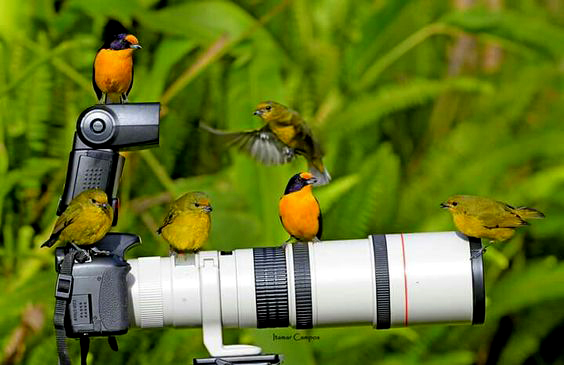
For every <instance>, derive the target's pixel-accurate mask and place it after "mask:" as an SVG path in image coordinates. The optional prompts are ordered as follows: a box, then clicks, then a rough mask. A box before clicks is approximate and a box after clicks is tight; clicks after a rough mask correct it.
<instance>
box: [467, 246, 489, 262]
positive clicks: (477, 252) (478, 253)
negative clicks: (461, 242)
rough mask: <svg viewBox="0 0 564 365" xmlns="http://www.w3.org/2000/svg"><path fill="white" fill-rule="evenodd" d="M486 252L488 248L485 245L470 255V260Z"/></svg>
mask: <svg viewBox="0 0 564 365" xmlns="http://www.w3.org/2000/svg"><path fill="white" fill-rule="evenodd" d="M485 252H486V248H485V247H483V248H481V249H480V250H479V251H476V252H474V253H473V254H472V255H471V256H470V260H474V259H476V258H478V257H480V256H482V255H483V254H484V253H485Z"/></svg>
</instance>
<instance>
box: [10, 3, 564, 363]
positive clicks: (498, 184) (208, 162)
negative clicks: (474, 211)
mask: <svg viewBox="0 0 564 365" xmlns="http://www.w3.org/2000/svg"><path fill="white" fill-rule="evenodd" d="M109 19H116V20H119V21H121V22H122V23H123V24H124V25H125V26H126V27H128V28H129V29H131V31H132V32H133V33H135V34H136V35H137V36H138V38H139V39H140V41H141V44H142V45H143V50H141V51H140V52H137V53H136V55H135V56H136V60H135V82H134V85H133V90H132V92H131V94H130V100H131V101H132V102H141V101H160V102H161V103H162V120H161V143H160V148H158V149H154V150H148V151H142V152H131V153H128V155H127V162H126V167H125V170H124V174H123V177H122V182H121V186H120V197H121V201H122V209H121V211H120V222H119V225H118V227H116V228H115V229H114V230H116V231H117V230H119V231H122V232H135V233H137V234H139V235H141V237H142V238H143V245H141V246H140V247H138V248H135V249H134V250H132V252H130V253H129V255H130V257H135V256H140V255H165V254H166V253H167V247H166V245H165V244H164V243H163V242H162V240H160V239H159V237H158V236H156V235H155V233H154V231H155V229H156V227H157V224H159V223H160V221H161V219H162V216H163V215H164V212H165V210H166V209H167V204H168V202H170V200H171V199H172V197H175V196H178V195H179V194H181V193H182V192H184V191H188V190H204V191H207V192H208V193H209V194H210V195H211V198H212V202H213V205H214V212H213V229H212V234H211V240H210V242H209V244H208V246H207V248H208V249H222V250H228V249H235V248H242V247H252V246H273V245H278V244H280V243H282V242H283V241H284V240H285V239H286V236H285V232H284V231H283V229H282V227H281V226H280V223H279V220H278V216H277V202H278V199H279V197H280V195H281V193H282V192H283V189H284V186H285V184H286V182H287V180H288V178H289V177H290V176H291V175H293V174H294V173H295V172H297V171H299V170H301V169H304V168H305V163H304V161H303V159H298V160H297V161H295V162H293V163H292V164H290V165H287V166H279V167H264V166H260V165H257V163H255V162H254V161H253V160H251V159H249V158H248V157H246V156H242V155H239V154H237V153H236V152H235V151H231V152H230V153H224V152H223V149H222V148H221V146H219V145H217V141H215V140H214V139H213V138H211V137H210V136H209V135H206V134H205V133H202V132H201V131H200V130H199V129H198V128H197V126H198V123H199V122H200V121H205V122H206V123H208V124H210V125H212V126H215V127H217V128H224V129H228V130H239V129H244V128H256V127H258V126H260V122H259V120H258V119H257V118H256V117H253V116H252V111H253V110H254V106H255V105H256V104H257V103H258V102H259V101H261V100H266V99H273V100H277V101H280V102H282V103H284V104H287V105H289V106H291V107H292V108H294V109H296V110H298V111H300V113H301V114H302V115H303V116H304V118H305V119H306V120H307V121H308V122H309V124H310V125H311V126H312V128H313V129H314V130H315V132H316V134H317V135H318V136H319V138H320V139H321V141H322V142H323V145H324V149H325V151H326V157H325V160H326V165H327V166H328V169H329V171H330V172H331V174H332V175H333V178H334V180H333V182H332V183H331V184H330V185H328V186H325V187H322V188H319V189H317V195H318V197H319V200H320V203H321V206H322V208H323V211H324V218H325V219H324V228H325V233H324V238H325V239H344V238H350V239H352V238H362V237H366V236H367V235H368V234H371V233H392V232H418V231H440V230H451V229H453V226H452V223H451V221H450V217H449V215H448V214H447V213H446V212H444V211H442V210H440V209H439V207H438V204H439V203H440V202H441V201H442V200H443V199H445V198H446V197H448V196H449V195H452V194H454V193H468V194H480V195H486V196H491V197H495V198H497V199H500V200H505V201H508V202H511V203H513V204H517V205H529V206H533V207H535V208H538V209H540V210H541V211H543V212H544V213H545V214H546V215H547V219H545V220H544V221H539V222H535V224H534V225H532V226H531V227H527V229H525V230H522V231H520V234H519V235H518V236H517V237H516V238H515V239H513V240H512V241H511V242H509V243H507V244H502V245H498V246H495V247H492V248H490V249H489V250H488V253H487V254H486V255H485V261H486V280H487V286H486V288H487V306H488V308H487V316H486V324H485V325H483V326H474V327H472V326H456V327H453V326H428V327H420V328H409V329H394V330H389V331H375V330H372V329H371V328H368V327H351V328H334V329H315V330H312V331H310V334H313V335H316V336H320V340H317V341H313V342H311V343H307V342H306V343H301V342H300V343H295V342H290V343H286V342H276V341H272V333H277V334H281V335H283V334H293V333H295V331H294V330H292V329H278V330H252V329H246V330H228V331H226V341H229V342H241V341H242V342H249V343H257V344H259V345H261V346H263V348H264V350H265V351H266V352H277V351H278V352H282V353H284V354H285V355H286V358H287V361H286V363H288V364H350V363H363V364H376V363H378V364H473V363H475V364H495V363H502V364H564V355H562V350H561V338H562V336H563V335H564V311H563V310H562V308H563V307H564V290H563V288H564V264H563V263H562V259H563V257H564V239H563V238H562V234H561V232H562V225H563V223H564V209H563V208H564V166H563V162H562V161H563V160H564V143H562V141H563V140H564V127H563V124H562V120H563V119H564V96H563V91H564V79H563V73H564V28H563V25H564V3H563V2H562V1H560V0H518V1H511V2H509V1H506V2H503V1H502V0H455V1H437V2H428V1H423V0H413V1H397V0H396V1H391V0H388V1H384V0H381V1H372V0H371V1H368V0H355V1H353V0H339V1H335V0H314V1H306V0H286V1H284V0H282V1H281V0H239V1H219V0H212V1H186V0H136V1H135V0H133V1H127V2H126V1H123V2H116V1H109V0H99V1H86V0H74V1H71V0H66V1H65V0H34V1H26V2H15V1H10V0H0V182H1V183H0V222H1V229H0V270H1V272H2V275H1V276H0V287H1V288H2V289H3V295H2V297H1V298H0V313H2V314H1V315H0V316H1V320H0V351H1V352H0V361H2V363H3V364H15V363H25V364H43V363H46V362H47V363H55V362H56V351H55V341H54V335H53V330H52V327H51V316H52V311H53V293H52V290H53V287H54V279H55V275H54V272H53V266H52V264H53V258H52V252H51V251H49V250H40V249H39V244H40V243H41V242H42V241H44V240H45V239H46V238H47V236H48V235H49V233H50V231H51V229H52V227H53V224H54V220H55V218H56V216H55V210H56V205H57V201H58V197H59V195H60V194H61V192H62V186H63V184H64V178H65V173H66V164H67V159H68V153H69V151H70V146H71V143H72V135H73V132H74V126H75V122H76V118H77V117H78V115H79V113H80V112H81V111H82V110H83V109H85V108H86V107H88V106H90V105H92V104H94V103H95V101H96V99H95V96H94V92H93V91H92V88H91V86H90V78H91V68H92V61H93V57H94V54H95V52H96V50H97V48H98V47H99V46H100V45H101V44H102V41H101V36H102V32H103V29H104V26H105V25H106V23H107V22H108V20H109ZM119 342H120V352H118V353H113V352H109V351H107V347H106V346H107V345H106V343H105V341H94V343H93V345H92V348H91V353H90V355H89V360H90V361H91V362H92V363H108V364H109V363H115V364H154V363H156V362H159V363H160V364H163V365H164V364H173V363H174V364H176V363H182V362H184V363H189V362H190V361H191V358H193V357H203V356H206V351H205V348H204V347H203V345H202V338H201V331H200V330H199V329H182V330H175V329H162V330H137V329H133V330H131V331H130V333H129V334H127V335H126V336H122V337H120V339H119ZM71 349H72V354H73V356H74V359H75V362H78V344H74V343H73V345H72V346H71Z"/></svg>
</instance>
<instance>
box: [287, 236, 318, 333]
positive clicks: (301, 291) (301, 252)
mask: <svg viewBox="0 0 564 365" xmlns="http://www.w3.org/2000/svg"><path fill="white" fill-rule="evenodd" d="M292 249H293V251H292V252H293V254H294V284H295V292H296V328H297V329H306V328H312V327H313V312H312V308H311V305H312V304H311V274H310V270H309V249H308V245H307V243H296V244H294V245H293V246H292Z"/></svg>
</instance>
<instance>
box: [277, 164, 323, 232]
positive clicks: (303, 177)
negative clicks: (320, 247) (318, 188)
mask: <svg viewBox="0 0 564 365" xmlns="http://www.w3.org/2000/svg"><path fill="white" fill-rule="evenodd" d="M316 182H317V178H315V177H314V176H313V175H312V174H311V173H309V172H302V173H299V174H296V175H294V176H292V178H291V179H290V181H288V185H286V190H285V191H284V196H282V198H280V203H279V205H278V208H279V212H280V221H281V222H282V225H283V226H284V229H285V230H286V232H288V233H289V234H290V236H291V237H290V239H291V238H292V237H293V238H295V239H297V240H298V241H303V242H309V241H318V240H320V239H321V232H322V217H321V209H320V208H319V202H318V201H317V199H316V198H315V196H313V194H312V185H313V184H315V183H316Z"/></svg>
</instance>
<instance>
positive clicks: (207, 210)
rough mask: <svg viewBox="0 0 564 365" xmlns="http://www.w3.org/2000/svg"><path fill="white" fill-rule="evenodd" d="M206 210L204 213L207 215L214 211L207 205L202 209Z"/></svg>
mask: <svg viewBox="0 0 564 365" xmlns="http://www.w3.org/2000/svg"><path fill="white" fill-rule="evenodd" d="M202 209H203V210H204V212H206V213H210V212H211V211H212V210H213V209H212V207H211V205H206V206H204V207H203V208H202Z"/></svg>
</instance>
